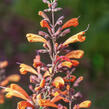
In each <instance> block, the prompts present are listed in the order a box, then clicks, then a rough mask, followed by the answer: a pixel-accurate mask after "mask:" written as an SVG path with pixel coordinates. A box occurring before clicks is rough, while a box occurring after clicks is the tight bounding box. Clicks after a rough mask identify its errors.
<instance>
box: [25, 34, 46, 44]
mask: <svg viewBox="0 0 109 109" xmlns="http://www.w3.org/2000/svg"><path fill="white" fill-rule="evenodd" d="M26 37H27V40H28V41H29V42H43V43H47V40H46V39H44V38H43V37H42V36H39V35H37V34H32V33H28V34H27V35H26Z"/></svg>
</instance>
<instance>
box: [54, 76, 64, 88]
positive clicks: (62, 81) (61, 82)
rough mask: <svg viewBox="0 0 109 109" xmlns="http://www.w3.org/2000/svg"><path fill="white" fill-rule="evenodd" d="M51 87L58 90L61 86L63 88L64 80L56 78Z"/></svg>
mask: <svg viewBox="0 0 109 109" xmlns="http://www.w3.org/2000/svg"><path fill="white" fill-rule="evenodd" d="M53 86H55V87H56V88H60V87H61V86H64V80H63V78H62V77H59V76H58V77H56V78H55V79H54V81H53Z"/></svg>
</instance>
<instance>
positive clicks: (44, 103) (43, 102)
mask: <svg viewBox="0 0 109 109" xmlns="http://www.w3.org/2000/svg"><path fill="white" fill-rule="evenodd" d="M37 102H38V104H39V106H42V107H54V108H58V106H57V105H56V104H54V103H53V102H51V101H50V100H49V99H47V100H46V99H42V98H41V94H39V95H37Z"/></svg>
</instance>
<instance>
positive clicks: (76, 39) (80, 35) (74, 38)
mask: <svg viewBox="0 0 109 109" xmlns="http://www.w3.org/2000/svg"><path fill="white" fill-rule="evenodd" d="M84 34H85V32H79V33H77V34H76V35H74V36H71V37H70V38H68V39H67V40H66V41H65V42H64V43H63V45H64V46H65V45H68V44H70V43H75V42H84V41H85V39H86V38H85V36H83V35H84Z"/></svg>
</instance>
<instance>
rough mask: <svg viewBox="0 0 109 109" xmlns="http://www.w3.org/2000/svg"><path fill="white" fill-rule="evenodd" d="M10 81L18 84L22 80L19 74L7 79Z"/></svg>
mask: <svg viewBox="0 0 109 109" xmlns="http://www.w3.org/2000/svg"><path fill="white" fill-rule="evenodd" d="M7 79H8V81H13V82H18V81H19V80H20V76H19V75H18V74H12V75H10V76H8V77H7Z"/></svg>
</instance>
